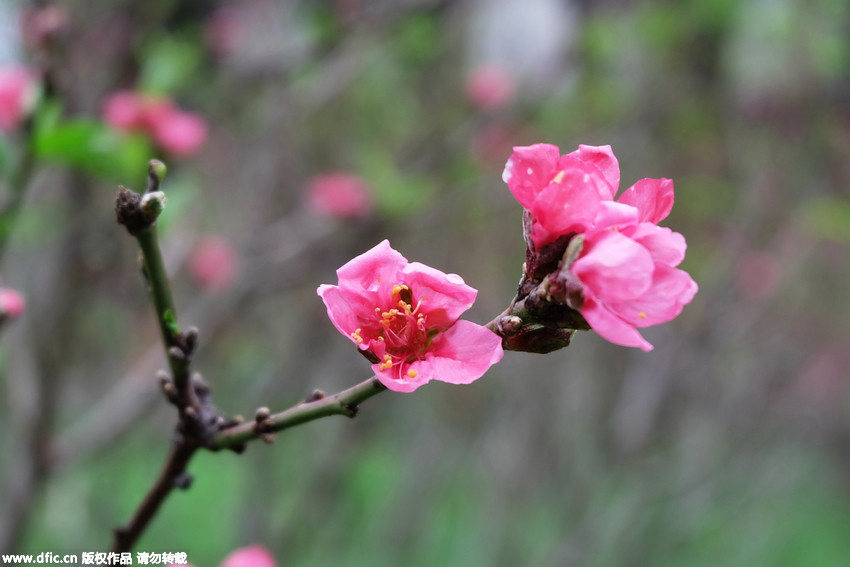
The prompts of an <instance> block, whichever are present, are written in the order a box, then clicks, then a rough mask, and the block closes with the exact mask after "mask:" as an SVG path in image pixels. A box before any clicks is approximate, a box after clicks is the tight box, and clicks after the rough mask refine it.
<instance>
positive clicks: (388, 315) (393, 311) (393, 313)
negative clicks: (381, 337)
mask: <svg viewBox="0 0 850 567" xmlns="http://www.w3.org/2000/svg"><path fill="white" fill-rule="evenodd" d="M396 315H398V309H390V310H389V311H384V312H383V313H381V317H383V318H384V319H392V318H393V317H395V316H396Z"/></svg>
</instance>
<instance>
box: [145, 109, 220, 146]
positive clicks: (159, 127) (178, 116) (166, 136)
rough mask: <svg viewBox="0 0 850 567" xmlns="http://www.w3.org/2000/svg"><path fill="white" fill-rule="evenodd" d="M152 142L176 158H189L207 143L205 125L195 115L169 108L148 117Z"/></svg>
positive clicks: (202, 120) (201, 119)
mask: <svg viewBox="0 0 850 567" xmlns="http://www.w3.org/2000/svg"><path fill="white" fill-rule="evenodd" d="M148 125H149V128H150V131H151V134H152V137H153V139H154V141H155V142H156V143H157V145H159V147H160V148H162V149H163V150H165V151H167V152H170V153H171V154H173V155H175V156H177V157H189V156H191V155H193V154H195V153H197V151H198V150H200V149H201V147H202V146H203V145H204V143H205V142H206V141H207V136H208V130H207V123H206V122H205V121H204V119H203V118H201V117H200V116H199V115H197V114H193V113H191V112H183V111H181V110H178V109H177V108H173V107H170V108H169V109H168V110H166V111H158V112H153V113H150V114H149V115H148Z"/></svg>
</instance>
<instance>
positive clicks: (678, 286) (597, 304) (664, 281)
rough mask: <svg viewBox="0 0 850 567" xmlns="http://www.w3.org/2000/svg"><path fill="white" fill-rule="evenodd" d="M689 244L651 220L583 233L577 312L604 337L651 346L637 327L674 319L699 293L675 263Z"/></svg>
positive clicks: (575, 270) (645, 347)
mask: <svg viewBox="0 0 850 567" xmlns="http://www.w3.org/2000/svg"><path fill="white" fill-rule="evenodd" d="M635 212H637V209H635ZM635 221H637V214H636V215H635ZM685 248H686V245H685V238H684V237H683V236H682V235H681V234H679V233H677V232H673V231H672V230H670V229H669V228H666V227H661V226H658V225H656V224H654V223H652V222H633V223H629V224H625V225H623V226H611V227H607V228H603V229H601V230H594V231H591V232H589V233H587V234H585V236H584V243H583V245H582V250H581V253H580V254H579V257H578V259H577V260H576V261H575V263H573V265H572V267H571V272H572V273H573V274H575V276H576V277H577V278H578V281H579V282H580V283H581V286H582V291H581V297H582V299H581V300H580V302H581V304H580V305H578V306H576V307H578V311H579V312H580V313H581V315H582V317H584V319H585V321H587V323H588V324H589V325H590V326H591V328H592V329H593V330H594V331H596V332H597V333H598V334H599V335H600V336H602V337H603V338H604V339H606V340H609V341H611V342H612V343H615V344H619V345H623V346H632V347H639V348H640V349H641V350H644V351H650V350H652V345H651V344H650V343H649V342H647V341H646V339H644V338H643V336H641V334H640V332H639V331H638V328H641V327H648V326H650V325H657V324H659V323H664V322H667V321H670V320H671V319H673V318H675V317H676V316H678V315H679V313H681V312H682V308H683V307H684V306H685V305H687V304H688V303H690V301H691V299H693V297H694V295H695V294H696V292H697V284H696V282H694V280H693V279H691V276H690V275H688V273H687V272H685V271H683V270H680V269H678V268H676V266H678V265H679V264H680V263H681V261H682V260H683V259H684V257H685Z"/></svg>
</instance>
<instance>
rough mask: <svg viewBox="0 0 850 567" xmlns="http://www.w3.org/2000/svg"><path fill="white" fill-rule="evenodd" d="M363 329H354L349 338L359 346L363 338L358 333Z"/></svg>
mask: <svg viewBox="0 0 850 567" xmlns="http://www.w3.org/2000/svg"><path fill="white" fill-rule="evenodd" d="M362 330H363V329H355V331H354V332H353V333H351V337H352V338H353V339H354V340H355V342H357V344H361V343H362V342H363V337H361V336H360V332H361V331H362Z"/></svg>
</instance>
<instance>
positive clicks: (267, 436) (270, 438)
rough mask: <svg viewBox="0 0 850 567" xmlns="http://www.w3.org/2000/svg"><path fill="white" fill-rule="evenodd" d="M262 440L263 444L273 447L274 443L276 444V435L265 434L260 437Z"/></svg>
mask: <svg viewBox="0 0 850 567" xmlns="http://www.w3.org/2000/svg"><path fill="white" fill-rule="evenodd" d="M260 439H262V441H263V443H266V444H268V445H271V444H272V443H274V440H275V435H274V433H263V434H262V435H260Z"/></svg>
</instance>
